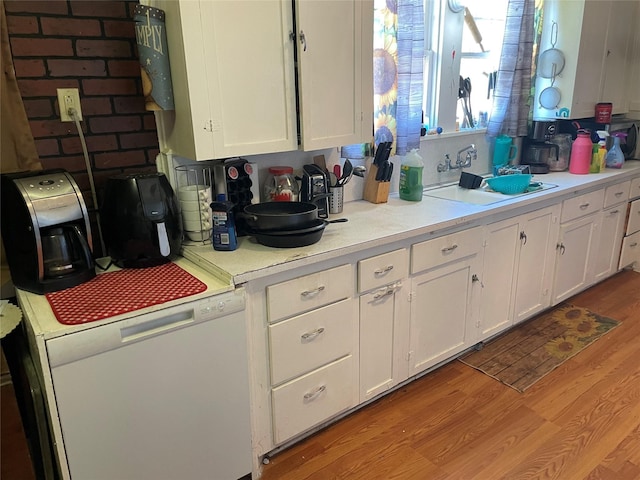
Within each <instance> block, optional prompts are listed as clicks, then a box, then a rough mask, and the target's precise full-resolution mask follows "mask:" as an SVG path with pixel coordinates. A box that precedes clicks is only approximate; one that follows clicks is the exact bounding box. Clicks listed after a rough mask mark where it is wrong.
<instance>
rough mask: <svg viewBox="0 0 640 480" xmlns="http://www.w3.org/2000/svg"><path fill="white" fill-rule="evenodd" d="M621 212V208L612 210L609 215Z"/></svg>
mask: <svg viewBox="0 0 640 480" xmlns="http://www.w3.org/2000/svg"><path fill="white" fill-rule="evenodd" d="M618 213H620V210H612V211H611V212H609V215H616V214H618Z"/></svg>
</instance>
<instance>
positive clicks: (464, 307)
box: [409, 253, 482, 375]
mask: <svg viewBox="0 0 640 480" xmlns="http://www.w3.org/2000/svg"><path fill="white" fill-rule="evenodd" d="M481 269H482V258H481V255H480V254H479V253H478V254H477V255H473V256H470V257H467V258H465V259H463V260H460V261H457V262H454V263H450V264H447V265H445V266H443V267H440V268H437V269H434V270H431V271H429V272H427V273H424V274H422V275H417V276H415V277H414V278H413V279H412V280H411V314H410V319H411V320H410V332H409V335H410V352H409V358H410V364H409V374H410V375H412V374H417V373H420V372H421V371H423V370H426V369H427V368H429V367H432V366H434V365H436V364H437V363H439V362H441V361H444V360H446V359H448V358H450V357H452V356H453V355H455V354H456V353H459V352H461V351H462V350H464V349H466V348H468V347H470V346H472V345H473V344H475V343H476V340H477V335H476V332H477V328H478V326H477V322H478V316H479V311H478V302H479V299H480V291H479V289H480V282H479V281H476V280H477V278H478V275H479V274H480V270H481Z"/></svg>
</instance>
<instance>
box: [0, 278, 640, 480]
mask: <svg viewBox="0 0 640 480" xmlns="http://www.w3.org/2000/svg"><path fill="white" fill-rule="evenodd" d="M570 301H571V302H572V303H574V304H576V305H580V306H584V307H587V308H589V309H591V310H592V311H594V312H596V313H599V314H601V315H605V316H608V317H611V318H615V319H617V320H621V321H622V325H620V326H619V327H618V328H616V329H614V330H613V331H612V332H609V333H608V334H607V335H605V336H604V337H602V338H601V339H599V340H598V341H597V342H595V343H594V344H592V345H590V346H589V347H587V348H586V349H585V350H583V351H582V352H580V354H579V355H577V356H575V357H573V358H572V359H570V360H568V361H567V362H565V363H564V364H563V365H561V366H560V367H558V368H557V369H556V370H554V371H553V372H552V373H550V374H549V375H547V376H546V377H544V378H543V379H542V380H540V381H539V382H538V383H536V384H535V385H534V386H532V387H531V388H530V389H528V390H527V391H526V392H525V393H524V394H520V393H518V392H516V391H515V390H513V389H511V388H509V387H507V386H505V385H502V384H501V383H499V382H497V381H495V380H493V379H491V378H490V377H488V376H486V375H484V374H482V373H480V372H478V371H476V370H474V369H472V368H471V367H467V366H465V365H463V364H462V363H460V362H457V361H454V362H451V363H449V364H448V365H445V366H444V367H442V368H440V369H438V370H436V371H434V372H432V373H429V374H427V375H426V376H424V377H423V378H421V379H419V380H417V381H415V382H413V383H411V384H409V385H407V386H405V387H403V388H402V389H400V390H398V391H396V392H394V393H391V394H389V395H387V396H385V397H383V398H381V399H379V400H378V401H376V402H375V403H372V404H371V405H369V406H367V407H365V408H363V409H362V410H360V411H358V412H356V413H354V414H352V415H350V416H348V417H347V418H345V419H343V420H342V421H340V422H338V423H336V424H335V425H333V426H331V427H328V428H327V429H325V430H323V431H321V432H319V433H317V434H315V435H314V436H312V437H310V438H308V439H306V440H304V441H303V442H301V443H299V444H297V445H295V446H293V447H291V448H290V449H288V450H285V451H283V452H281V453H280V454H278V455H276V456H274V457H273V458H272V459H271V463H270V464H269V465H266V466H265V467H264V472H263V477H262V478H263V480H276V479H277V480H302V479H318V480H320V479H321V480H329V479H349V480H352V479H365V478H366V479H367V480H376V479H380V480H382V479H384V480H392V479H398V480H409V479H419V480H441V479H457V480H471V479H478V480H497V479H508V480H520V479H561V480H579V479H589V480H596V479H600V480H627V479H628V480H632V479H633V480H636V479H640V274H638V273H634V272H631V271H625V272H622V273H620V274H618V275H616V276H614V277H612V278H610V279H608V280H606V281H605V282H603V283H601V284H599V285H597V286H595V287H592V288H591V289H589V290H587V291H586V292H584V293H582V294H580V295H578V296H576V297H574V298H572V299H570ZM7 393H8V392H7V387H3V388H2V401H1V402H0V403H1V407H2V438H1V439H0V443H1V444H2V461H1V463H2V470H1V472H0V478H3V479H4V478H6V479H17V480H22V479H23V478H29V477H24V476H22V475H23V473H17V472H29V473H30V471H31V467H30V465H29V464H28V462H29V460H28V456H26V455H24V451H23V453H22V454H16V453H14V452H11V451H10V450H7V449H6V448H7V447H8V446H10V445H18V444H20V443H21V442H23V441H24V439H23V437H22V435H23V433H22V431H21V430H20V429H19V428H10V425H15V420H16V418H17V417H16V415H17V414H18V413H17V409H15V407H14V408H13V409H12V408H10V407H11V402H9V401H7V400H8V398H7ZM17 421H18V422H19V419H18V420H17ZM24 475H27V473H24ZM215 480H222V479H215Z"/></svg>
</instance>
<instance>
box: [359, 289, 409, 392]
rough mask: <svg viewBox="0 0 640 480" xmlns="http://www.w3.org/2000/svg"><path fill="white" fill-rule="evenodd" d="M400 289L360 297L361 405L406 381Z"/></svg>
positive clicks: (385, 290)
mask: <svg viewBox="0 0 640 480" xmlns="http://www.w3.org/2000/svg"><path fill="white" fill-rule="evenodd" d="M401 288H402V287H401V286H400V285H399V284H398V285H390V286H389V287H385V288H382V289H380V290H377V291H374V292H372V293H370V294H368V295H362V296H361V297H360V402H364V401H366V400H368V399H370V398H373V397H375V396H376V395H377V394H379V393H381V392H384V391H386V390H388V389H390V388H391V387H393V386H394V385H396V384H398V383H399V382H401V381H402V380H405V379H406V378H407V376H406V374H404V375H403V371H405V372H406V360H404V362H403V358H402V357H403V355H402V354H403V350H404V352H406V347H405V348H404V349H403V348H402V344H401V342H400V340H401V339H402V337H403V336H402V334H401V325H399V323H400V321H401V320H402V317H401V313H400V312H399V310H401V309H399V308H398V307H399V305H398V304H399V303H400V302H401V301H402V299H401V297H402V293H401V292H402V290H401ZM403 363H404V365H403Z"/></svg>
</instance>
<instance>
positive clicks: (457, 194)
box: [422, 182, 557, 205]
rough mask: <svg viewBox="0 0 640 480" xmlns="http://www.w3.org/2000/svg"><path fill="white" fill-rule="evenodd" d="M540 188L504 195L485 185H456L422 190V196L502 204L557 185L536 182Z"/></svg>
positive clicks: (481, 203) (471, 202)
mask: <svg viewBox="0 0 640 480" xmlns="http://www.w3.org/2000/svg"><path fill="white" fill-rule="evenodd" d="M538 183H539V185H540V188H538V189H536V190H531V191H525V192H522V193H517V194H515V195H505V194H504V193H498V192H494V191H493V190H490V189H489V188H488V187H487V186H486V185H485V186H482V187H480V188H477V189H475V190H470V189H467V188H462V187H460V186H459V185H458V184H457V183H456V184H453V185H447V186H444V187H436V188H430V189H427V190H424V191H423V192H422V195H423V196H425V197H433V198H441V199H443V200H453V201H455V202H462V203H470V204H472V205H491V204H492V203H498V202H504V201H506V200H510V199H512V198H515V197H522V196H523V195H529V194H530V193H535V192H540V191H542V190H548V189H550V188H555V187H557V185H555V184H553V183H542V182H538Z"/></svg>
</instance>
